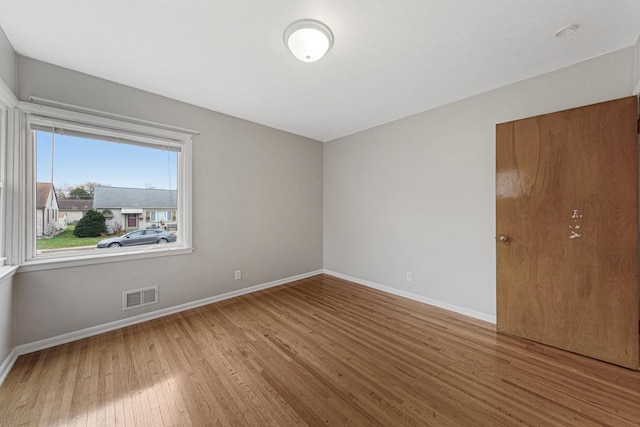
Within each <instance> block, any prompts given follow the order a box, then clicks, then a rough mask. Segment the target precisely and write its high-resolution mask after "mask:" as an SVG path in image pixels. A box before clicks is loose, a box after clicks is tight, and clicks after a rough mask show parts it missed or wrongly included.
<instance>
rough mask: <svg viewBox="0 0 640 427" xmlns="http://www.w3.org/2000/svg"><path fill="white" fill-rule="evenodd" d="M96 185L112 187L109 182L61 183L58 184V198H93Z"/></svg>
mask: <svg viewBox="0 0 640 427" xmlns="http://www.w3.org/2000/svg"><path fill="white" fill-rule="evenodd" d="M96 187H110V185H108V184H100V183H98V182H93V181H87V182H85V183H84V184H76V185H69V184H60V185H58V186H56V196H57V197H58V199H81V200H89V199H93V194H94V192H95V189H96Z"/></svg>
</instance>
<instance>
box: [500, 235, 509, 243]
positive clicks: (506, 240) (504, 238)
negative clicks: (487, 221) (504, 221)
mask: <svg viewBox="0 0 640 427" xmlns="http://www.w3.org/2000/svg"><path fill="white" fill-rule="evenodd" d="M498 239H499V240H500V241H501V242H508V241H509V236H505V235H504V234H503V235H502V236H500V237H498Z"/></svg>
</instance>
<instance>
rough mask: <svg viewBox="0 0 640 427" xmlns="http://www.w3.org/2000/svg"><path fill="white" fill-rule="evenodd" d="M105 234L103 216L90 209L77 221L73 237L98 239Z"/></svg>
mask: <svg viewBox="0 0 640 427" xmlns="http://www.w3.org/2000/svg"><path fill="white" fill-rule="evenodd" d="M106 232H107V226H106V224H105V222H104V215H102V214H101V213H100V212H98V211H96V210H94V209H91V210H88V211H87V213H86V214H84V216H83V217H82V218H81V219H80V221H78V224H76V229H75V230H73V235H74V236H76V237H98V236H99V235H101V234H102V233H106Z"/></svg>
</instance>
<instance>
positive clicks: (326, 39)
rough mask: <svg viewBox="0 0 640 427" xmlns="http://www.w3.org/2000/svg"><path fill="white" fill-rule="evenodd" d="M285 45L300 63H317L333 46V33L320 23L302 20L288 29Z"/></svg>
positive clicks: (285, 33) (285, 34) (285, 35)
mask: <svg viewBox="0 0 640 427" xmlns="http://www.w3.org/2000/svg"><path fill="white" fill-rule="evenodd" d="M284 44H285V45H286V46H287V47H288V48H289V50H290V51H291V53H292V54H293V56H295V57H296V58H298V59H299V60H300V61H303V62H315V61H317V60H318V59H320V58H322V57H323V56H324V54H325V53H327V52H328V51H329V49H331V46H333V33H332V32H331V30H330V29H329V27H327V26H326V25H324V24H323V23H322V22H320V21H315V20H313V19H302V20H300V21H296V22H294V23H293V24H291V25H289V26H288V27H287V29H286V30H285V32H284Z"/></svg>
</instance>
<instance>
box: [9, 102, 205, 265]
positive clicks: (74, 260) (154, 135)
mask: <svg viewBox="0 0 640 427" xmlns="http://www.w3.org/2000/svg"><path fill="white" fill-rule="evenodd" d="M51 102H52V101H51ZM52 103H53V102H52ZM59 105H62V106H64V107H71V106H68V105H66V104H59ZM18 109H19V110H20V112H21V114H22V115H23V118H24V119H23V120H21V131H22V135H23V136H22V140H23V144H24V150H23V151H24V156H23V158H24V163H25V164H24V165H23V168H24V170H25V171H26V180H27V183H26V186H25V189H24V191H23V193H24V194H23V195H22V197H23V205H24V212H25V214H26V221H24V223H23V226H22V229H21V230H19V231H17V232H18V233H19V234H20V238H21V239H24V242H25V244H24V245H22V247H23V250H22V251H21V253H19V254H18V255H19V258H21V259H20V262H19V263H20V264H21V266H20V270H19V271H37V270H48V269H54V268H65V267H72V266H78V265H90V264H99V263H105V262H114V261H124V260H126V261H129V260H132V259H144V258H152V257H159V256H167V255H181V254H185V253H191V252H193V247H192V227H191V219H192V211H191V206H192V190H191V187H192V178H191V170H192V167H191V165H192V154H191V145H192V140H191V137H192V135H195V134H197V132H196V131H190V130H188V129H181V128H175V127H171V126H167V125H163V124H158V123H152V122H148V121H143V120H138V119H134V118H128V117H124V116H119V115H113V114H110V113H104V112H98V111H95V110H85V109H82V108H81V107H73V109H67V108H59V107H56V106H54V107H52V106H49V105H39V104H35V103H30V102H19V103H18ZM48 125H54V126H55V127H58V128H64V129H66V130H69V131H74V132H80V133H88V134H93V135H96V136H97V137H104V138H105V139H106V140H109V138H111V140H112V139H113V138H121V139H122V140H123V141H125V142H124V143H131V144H134V145H135V144H140V145H143V146H147V147H156V148H160V149H162V148H164V149H166V148H167V147H170V148H171V149H172V150H175V151H178V156H177V157H178V188H177V190H178V191H177V194H178V201H177V202H178V206H177V211H178V212H180V214H179V218H178V229H179V230H180V234H179V244H178V245H176V246H168V247H167V246H165V245H160V246H155V245H148V246H147V247H144V246H137V247H128V248H127V247H125V248H120V249H109V250H105V251H96V250H90V251H72V252H62V251H61V252H53V253H50V254H46V255H44V254H40V255H36V235H35V223H34V220H35V210H36V209H35V203H36V197H35V196H36V192H35V186H36V174H35V141H34V138H33V134H34V132H33V131H32V127H33V126H41V127H42V126H48Z"/></svg>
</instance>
